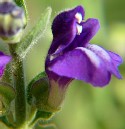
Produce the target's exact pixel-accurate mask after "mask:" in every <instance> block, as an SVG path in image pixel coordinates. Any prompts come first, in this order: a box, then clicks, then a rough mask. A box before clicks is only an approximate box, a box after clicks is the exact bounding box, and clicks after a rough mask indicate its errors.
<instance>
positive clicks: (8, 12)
mask: <svg viewBox="0 0 125 129" xmlns="http://www.w3.org/2000/svg"><path fill="white" fill-rule="evenodd" d="M25 26H26V17H25V13H24V10H23V9H22V8H21V7H18V6H17V5H16V4H15V3H14V2H12V1H11V0H9V1H3V2H0V37H1V38H2V39H3V40H4V41H5V42H7V43H17V42H19V41H20V37H21V34H22V31H23V29H24V28H25Z"/></svg>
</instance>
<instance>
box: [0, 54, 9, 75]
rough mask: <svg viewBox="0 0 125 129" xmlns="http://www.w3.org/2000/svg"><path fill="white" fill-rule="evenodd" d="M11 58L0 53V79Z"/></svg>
mask: <svg viewBox="0 0 125 129" xmlns="http://www.w3.org/2000/svg"><path fill="white" fill-rule="evenodd" d="M10 60H11V56H8V55H5V54H4V53H3V52H0V77H1V76H2V75H3V72H4V69H5V67H6V65H7V64H8V63H9V62H10Z"/></svg>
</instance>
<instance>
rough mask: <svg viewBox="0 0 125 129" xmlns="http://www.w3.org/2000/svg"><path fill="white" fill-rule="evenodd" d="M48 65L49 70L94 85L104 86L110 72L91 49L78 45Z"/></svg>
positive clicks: (109, 76) (107, 81) (108, 79)
mask: <svg viewBox="0 0 125 129" xmlns="http://www.w3.org/2000/svg"><path fill="white" fill-rule="evenodd" d="M55 60H56V61H53V63H52V64H51V65H50V66H49V68H48V69H49V70H50V71H52V72H55V73H56V74H58V75H59V76H65V77H69V78H73V79H78V80H82V81H85V82H88V83H91V84H92V85H94V86H105V85H107V84H108V83H109V81H110V78H111V74H110V72H108V71H107V69H106V67H105V65H104V64H103V62H101V60H100V58H99V57H98V56H97V55H96V54H95V53H93V52H92V51H91V50H88V49H86V48H82V47H79V48H77V49H75V50H73V51H70V52H68V53H66V54H64V55H62V56H59V57H57V58H56V59H55Z"/></svg>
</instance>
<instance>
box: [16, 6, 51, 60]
mask: <svg viewBox="0 0 125 129" xmlns="http://www.w3.org/2000/svg"><path fill="white" fill-rule="evenodd" d="M51 12H52V10H51V8H50V7H48V8H47V9H46V10H45V12H44V13H43V14H42V16H41V18H40V19H39V21H38V22H37V23H36V25H35V26H34V27H33V28H32V29H31V30H30V31H29V33H28V34H27V35H26V36H25V37H24V38H23V39H22V41H21V43H20V44H18V46H17V50H16V51H17V54H18V55H20V57H21V58H24V57H25V56H26V54H27V53H28V52H29V51H30V49H31V48H32V47H33V46H34V44H36V43H37V42H38V40H39V39H40V38H41V37H42V36H43V34H44V33H45V31H46V29H47V26H48V24H49V21H50V16H51Z"/></svg>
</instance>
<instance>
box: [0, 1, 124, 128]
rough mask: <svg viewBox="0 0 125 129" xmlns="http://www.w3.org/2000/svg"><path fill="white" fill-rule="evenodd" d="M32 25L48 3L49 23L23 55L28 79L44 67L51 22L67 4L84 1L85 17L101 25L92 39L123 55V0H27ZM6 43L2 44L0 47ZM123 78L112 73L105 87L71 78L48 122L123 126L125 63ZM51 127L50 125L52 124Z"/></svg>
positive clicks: (75, 4)
mask: <svg viewBox="0 0 125 129" xmlns="http://www.w3.org/2000/svg"><path fill="white" fill-rule="evenodd" d="M26 2H27V7H28V11H29V24H28V27H27V30H28V29H29V28H31V27H32V26H33V25H34V24H35V23H36V20H37V19H39V17H40V16H41V14H42V12H44V10H45V9H46V8H47V7H48V6H50V7H52V10H53V12H52V16H51V21H50V25H49V26H48V28H47V31H46V33H45V34H44V35H43V36H42V38H41V40H40V41H39V42H38V44H37V45H35V47H33V49H32V50H31V52H30V53H29V54H28V56H27V58H26V68H25V70H26V73H27V83H28V82H29V81H30V80H31V79H32V78H33V77H34V76H35V75H37V74H38V73H39V72H40V71H43V70H44V60H45V57H46V54H47V50H48V48H49V46H50V44H51V41H52V34H51V23H52V20H53V18H54V16H56V15H57V13H59V11H62V10H64V9H67V8H72V7H74V6H77V5H79V4H80V5H83V6H84V8H85V11H86V16H85V19H87V18H89V17H93V18H98V19H99V21H100V24H101V29H100V31H99V32H98V34H97V35H96V36H95V37H94V38H93V40H92V41H91V43H96V44H99V45H100V46H103V47H104V48H106V49H109V50H111V51H114V52H116V53H118V54H120V55H121V56H122V57H123V59H125V0H27V1H26ZM0 50H4V51H7V50H6V49H5V45H4V44H1V49H0ZM120 71H121V74H122V75H123V79H122V80H118V79H116V78H115V77H112V81H111V82H110V84H109V85H108V86H106V87H104V88H95V87H93V86H91V85H89V84H86V83H83V82H81V81H73V82H72V83H71V84H70V87H69V89H68V92H67V95H66V98H65V101H64V104H63V106H62V110H61V111H60V112H59V113H57V114H56V115H55V116H54V117H53V119H52V120H50V123H55V125H56V126H57V128H58V129H125V63H123V64H122V65H121V66H120ZM51 129H52V128H51Z"/></svg>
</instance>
